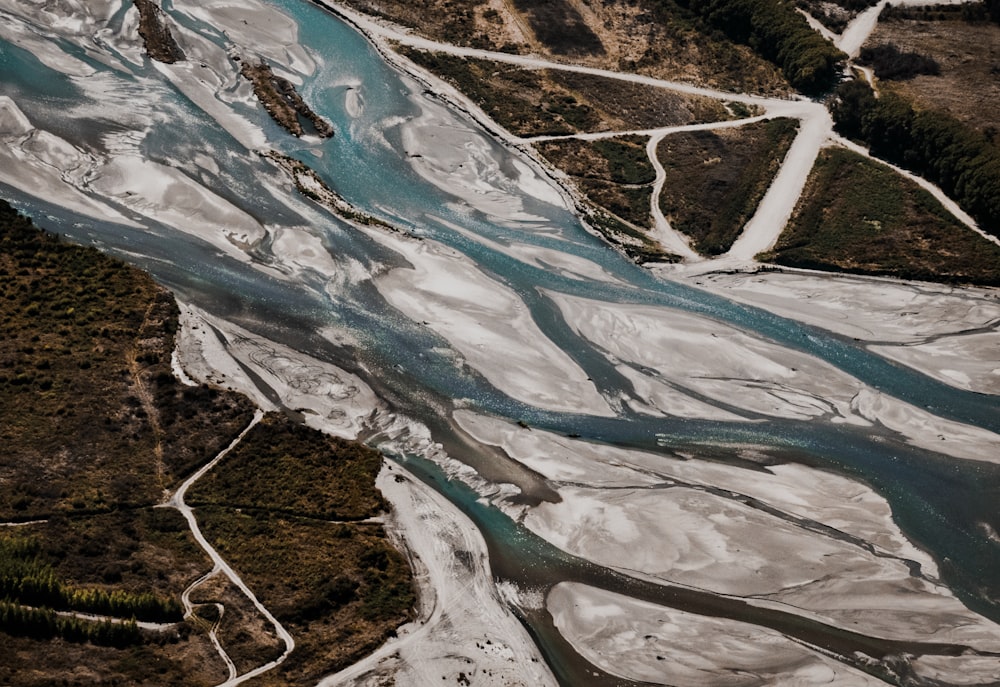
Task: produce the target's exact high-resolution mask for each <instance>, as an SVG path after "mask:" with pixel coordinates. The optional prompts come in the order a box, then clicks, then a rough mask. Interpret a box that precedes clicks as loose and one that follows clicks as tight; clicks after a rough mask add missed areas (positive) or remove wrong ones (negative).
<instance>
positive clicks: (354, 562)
mask: <svg viewBox="0 0 1000 687" xmlns="http://www.w3.org/2000/svg"><path fill="white" fill-rule="evenodd" d="M198 519H199V522H200V523H201V526H202V531H203V532H204V533H205V536H206V537H208V538H209V540H210V541H211V542H212V543H213V545H214V546H216V547H217V548H218V550H219V552H220V553H221V554H222V556H223V557H224V558H226V560H228V561H230V562H231V564H232V565H233V567H234V568H235V569H236V570H238V571H239V572H240V575H241V576H242V577H243V579H244V580H245V581H246V582H247V583H248V584H249V585H250V586H251V588H253V589H254V590H255V593H256V594H257V595H258V597H259V598H260V599H261V601H262V602H263V603H264V605H265V606H267V607H268V608H269V609H271V611H272V612H273V613H274V614H275V617H277V618H278V620H280V621H281V622H282V623H285V624H287V626H288V628H289V631H290V632H292V634H293V635H294V636H295V638H296V647H295V651H294V652H293V653H292V655H291V656H290V657H289V658H288V660H287V661H285V663H283V664H282V665H281V666H280V667H279V668H277V669H276V670H274V671H272V672H271V673H268V674H267V675H265V676H264V677H263V678H262V682H261V683H259V684H267V685H272V684H273V685H279V684H281V685H284V684H288V683H296V684H299V683H301V684H304V683H306V682H307V681H312V682H315V681H316V680H317V679H318V678H319V677H321V676H322V675H325V674H329V673H331V672H335V671H336V670H338V669H340V668H343V667H344V666H346V665H349V664H350V663H352V662H354V661H356V660H358V659H359V658H360V657H361V656H363V655H364V654H366V653H368V652H370V651H371V650H373V649H374V648H376V647H377V646H379V645H380V644H381V643H382V642H384V641H385V640H386V639H387V638H388V637H390V636H392V635H393V634H394V633H395V630H396V628H397V627H398V626H399V625H401V624H403V623H405V622H407V621H408V620H410V619H411V618H412V617H413V607H414V604H415V603H416V594H415V591H414V587H413V581H412V577H411V574H410V568H409V565H408V564H407V562H406V560H405V559H404V558H403V556H402V555H401V554H400V553H399V552H398V551H396V549H394V548H393V546H392V545H391V543H390V542H389V541H388V540H387V539H386V536H385V533H384V532H383V530H382V527H381V525H378V524H374V523H372V524H361V523H352V524H342V523H329V522H323V521H319V520H313V519H306V518H299V517H294V516H285V515H281V514H277V513H261V512H255V513H253V514H250V513H245V512H244V513H241V512H238V511H236V510H235V509H231V508H221V507H216V506H207V507H204V508H199V509H198Z"/></svg>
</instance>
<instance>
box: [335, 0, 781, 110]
mask: <svg viewBox="0 0 1000 687" xmlns="http://www.w3.org/2000/svg"><path fill="white" fill-rule="evenodd" d="M347 4H348V5H350V6H352V7H354V8H355V9H358V10H361V11H364V12H368V13H370V14H373V15H375V16H381V17H385V18H388V19H391V20H392V21H395V22H397V23H399V24H402V25H404V26H408V27H412V28H414V29H416V30H417V31H418V32H419V33H421V34H423V35H425V36H428V37H430V38H433V39H436V40H442V41H445V42H449V43H454V44H456V45H464V46H470V47H474V48H482V49H487V50H499V51H505V52H513V53H520V54H528V53H534V54H541V55H545V56H546V57H549V58H552V59H556V60H563V61H569V62H573V63H577V64H586V65H588V66H594V67H600V68H604V69H614V70H622V71H632V72H639V73H642V74H648V75H650V76H657V77H661V78H668V79H677V80H682V81H688V82H691V83H698V84H703V85H707V86H710V87H713V88H721V89H729V90H734V91H746V92H751V93H762V94H763V93H767V94H782V93H787V92H788V91H789V88H788V84H787V82H786V81H785V79H784V78H783V77H782V76H781V74H780V73H779V71H778V70H777V69H776V68H775V67H774V66H773V65H771V64H770V63H768V62H767V61H765V60H764V59H762V58H761V57H759V56H758V55H756V54H755V53H754V52H753V51H752V50H750V49H749V48H748V47H746V46H742V45H736V44H734V43H732V42H731V41H729V40H728V39H726V38H725V37H724V36H722V35H721V34H719V33H718V32H716V31H711V30H708V29H706V28H705V27H704V26H703V25H702V24H701V22H699V21H698V20H696V19H695V18H694V15H693V14H691V13H690V12H687V11H685V10H683V9H681V8H680V7H678V6H677V5H675V4H674V3H673V2H671V1H670V0H638V1H634V2H627V1H625V0H591V1H590V2H567V1H566V0H560V2H551V1H549V0H518V1H517V2H513V1H510V2H506V1H502V0H347ZM553 12H556V13H559V14H561V15H562V16H563V17H564V20H560V21H558V22H555V23H553V22H551V21H550V22H549V23H545V22H544V21H540V20H541V19H544V17H545V16H547V15H549V14H551V13H553ZM548 26H558V27H559V29H560V30H558V31H549V30H548V29H547V27H548Z"/></svg>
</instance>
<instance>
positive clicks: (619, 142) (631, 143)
mask: <svg viewBox="0 0 1000 687" xmlns="http://www.w3.org/2000/svg"><path fill="white" fill-rule="evenodd" d="M536 146H537V148H538V151H539V152H540V153H541V154H542V155H543V156H544V157H545V158H546V159H547V160H549V162H551V163H552V164H554V165H555V166H556V167H558V168H560V169H561V170H563V171H564V172H566V173H567V174H568V175H570V176H571V177H572V178H573V182H574V183H575V184H576V185H577V187H578V188H579V190H580V191H581V192H582V193H583V194H584V196H586V197H587V199H588V200H589V201H590V202H592V203H593V204H594V205H596V206H597V207H599V208H601V209H603V210H605V211H607V212H609V213H611V214H612V215H615V216H616V217H618V218H619V219H621V220H624V221H625V222H628V223H631V224H632V225H634V226H636V227H640V228H646V229H648V228H649V226H650V218H649V207H650V202H651V193H652V190H651V187H650V185H651V184H652V182H653V180H654V179H655V178H656V172H655V171H654V170H653V165H652V163H650V161H649V157H648V156H647V155H646V139H645V137H643V136H620V137H617V138H611V139H602V140H599V141H581V140H578V139H565V140H558V141H542V142H539V143H538V144H536Z"/></svg>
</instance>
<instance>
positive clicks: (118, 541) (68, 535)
mask: <svg viewBox="0 0 1000 687" xmlns="http://www.w3.org/2000/svg"><path fill="white" fill-rule="evenodd" d="M0 295H2V298H0V323H2V327H0V417H2V418H3V422H2V423H0V445H2V446H3V447H4V450H3V451H2V452H0V522H3V523H4V525H5V526H3V527H0V634H3V635H5V636H4V637H2V641H3V643H4V645H5V650H4V652H0V684H4V685H11V686H12V687H16V686H19V685H37V684H55V683H57V682H59V681H61V680H62V679H64V678H68V677H69V676H73V675H77V676H80V675H100V676H101V677H100V679H101V680H104V681H105V682H106V683H107V684H112V683H118V684H135V685H162V684H186V685H211V684H218V683H219V682H222V681H224V679H225V677H226V670H225V665H224V664H223V662H222V660H221V659H220V657H219V655H218V653H217V652H216V650H215V649H214V647H213V646H212V644H211V642H210V639H209V634H208V633H209V631H210V630H213V629H214V628H216V626H217V625H219V621H220V618H219V617H218V616H217V615H216V617H212V616H213V614H212V613H211V612H209V611H210V610H212V611H214V610H215V609H216V608H217V606H216V604H217V603H222V605H223V608H225V609H226V610H227V611H228V613H223V616H224V617H225V619H226V620H225V623H224V624H223V625H224V627H220V628H219V629H220V633H219V634H220V637H221V642H222V643H223V646H224V648H226V649H227V651H229V652H231V653H232V655H233V658H234V660H236V659H237V658H240V657H242V658H243V659H245V660H244V661H243V664H242V665H243V667H244V668H245V669H247V670H249V669H250V668H252V667H256V666H257V665H260V664H261V663H262V661H261V660H260V659H261V657H262V656H265V655H266V653H267V651H268V650H270V649H268V648H267V647H263V648H262V647H261V646H259V645H253V644H252V643H248V642H247V640H246V637H247V636H248V635H252V634H254V633H255V630H254V629H253V628H254V627H256V626H257V625H259V623H260V618H259V614H258V613H257V611H256V609H254V608H253V606H252V605H250V604H249V603H248V602H247V600H246V598H245V597H244V596H243V595H242V593H240V592H239V591H238V590H235V591H234V590H229V591H228V592H227V591H226V589H225V588H224V585H223V586H220V584H219V583H213V584H210V585H205V587H204V588H202V587H199V588H198V589H196V590H195V593H193V594H192V598H193V600H195V601H196V602H199V604H200V605H198V606H196V612H195V613H194V614H193V615H190V616H188V617H187V618H185V617H184V613H183V608H182V605H181V602H180V600H181V594H182V592H184V590H185V589H187V588H189V587H190V586H191V585H192V584H193V583H195V582H196V581H197V580H199V579H201V578H203V576H204V575H205V574H206V573H207V572H209V571H210V570H211V569H212V562H211V561H210V560H209V558H208V556H207V555H206V554H205V553H204V552H203V551H202V549H201V548H200V547H199V546H198V544H197V543H196V542H195V539H194V537H193V536H192V535H191V533H190V531H189V529H188V525H187V523H186V522H185V520H184V518H183V517H182V515H181V514H180V513H179V512H178V511H176V510H173V509H170V508H162V507H159V506H160V505H161V504H163V503H164V502H165V500H166V497H167V495H169V494H170V493H171V492H172V491H173V490H175V489H176V488H177V487H178V486H179V484H180V482H181V480H182V479H184V478H185V477H187V476H188V475H190V474H191V473H193V472H194V471H195V470H196V469H197V468H199V467H201V466H202V465H204V464H205V463H206V462H208V461H209V460H211V459H212V458H213V457H214V456H215V455H216V454H218V453H219V452H220V451H221V450H222V449H223V448H224V447H226V446H228V445H229V444H230V443H231V442H232V441H233V439H234V438H235V437H236V436H237V435H238V434H239V433H240V432H241V431H242V430H243V429H244V428H245V427H246V426H247V425H248V424H249V423H250V420H251V418H252V415H253V410H254V409H253V405H252V403H251V402H250V401H249V400H248V399H246V398H245V397H243V396H241V395H238V394H236V393H233V392H230V391H225V390H221V389H217V388H214V387H209V386H205V385H201V386H186V385H184V384H182V383H181V382H179V381H178V380H177V379H176V378H175V377H174V375H173V373H172V371H171V355H172V352H173V349H174V335H175V331H176V328H177V315H178V310H177V305H176V303H175V301H174V299H173V297H172V295H171V294H170V293H169V292H168V291H166V290H165V289H163V288H162V287H160V286H158V285H157V284H156V283H155V282H154V281H153V280H152V279H151V278H150V277H149V275H147V274H145V273H144V272H141V271H140V270H137V269H135V268H133V267H129V266H128V265H126V264H125V263H123V262H121V261H119V260H116V259H114V258H111V257H108V256H106V255H104V254H102V253H100V252H99V251H97V250H95V249H93V248H83V247H79V246H75V245H72V244H70V243H68V242H66V241H64V240H62V239H61V238H60V237H58V236H55V235H52V234H48V233H46V232H43V231H41V230H39V229H37V228H36V227H35V226H34V225H33V224H32V222H31V221H30V220H29V219H28V218H26V217H24V216H22V215H20V214H19V213H17V212H16V210H14V208H12V207H11V206H10V205H9V204H7V203H6V202H4V201H0ZM258 458H259V459H260V460H261V463H260V465H259V466H258V465H257V464H256V463H255V461H256V460H257V459H258ZM381 462H382V458H381V455H380V454H378V453H377V452H376V451H373V450H372V449H369V448H367V447H365V446H363V445H361V444H357V443H354V442H348V441H343V440H334V439H330V438H328V437H325V436H323V435H321V434H319V433H318V432H315V431H313V430H309V429H306V428H304V427H300V426H296V425H293V424H291V423H290V422H289V421H288V420H285V419H284V418H279V417H270V418H266V419H265V420H264V423H263V424H262V425H260V426H259V427H258V431H257V432H256V433H252V434H251V435H249V437H248V440H247V446H246V447H242V446H241V448H240V451H236V452H234V453H233V455H232V457H231V459H230V465H231V466H232V467H233V470H234V475H235V479H236V480H237V481H235V482H233V481H232V479H233V478H232V477H229V476H227V475H226V474H225V473H224V472H222V471H221V469H220V468H218V467H217V468H216V471H215V472H210V473H209V474H210V475H211V476H212V480H211V481H210V482H209V483H208V486H207V487H206V489H205V490H204V492H203V493H205V494H206V495H208V496H207V497H206V498H205V499H204V500H203V503H205V504H206V508H205V512H204V514H203V513H202V512H201V511H199V512H198V518H199V519H200V520H201V519H204V521H205V529H206V530H207V531H208V532H209V533H210V535H213V536H215V535H217V534H218V533H220V532H222V531H225V532H227V534H228V535H230V536H232V535H235V536H237V537H238V540H237V539H228V540H227V542H226V543H225V544H223V543H219V549H221V550H223V551H225V552H226V553H232V554H233V563H235V564H236V565H237V566H239V567H240V568H241V569H242V570H243V571H244V572H243V574H245V575H246V576H247V578H248V579H250V580H251V581H252V582H253V583H254V585H255V586H258V587H259V588H261V589H262V590H267V592H268V593H262V596H263V597H264V598H265V599H267V602H268V603H269V604H272V603H273V604H274V605H275V607H276V608H280V609H281V610H280V611H279V614H280V615H281V616H282V617H283V618H285V617H287V618H288V619H289V620H292V621H294V629H295V630H296V631H297V632H298V631H301V632H303V633H304V634H309V637H310V638H312V639H315V640H317V641H319V640H320V639H321V638H323V637H324V636H326V637H327V638H330V639H331V641H330V643H329V644H328V645H324V649H323V651H319V650H318V649H317V648H316V647H315V646H314V645H313V644H310V642H309V641H306V640H304V641H303V642H302V643H301V644H302V648H301V649H300V650H297V653H294V654H293V657H292V658H291V659H290V660H289V661H288V662H287V666H288V670H291V671H292V672H291V673H290V674H292V675H298V676H299V678H301V677H302V676H303V675H309V676H311V677H310V678H309V679H313V678H315V677H316V676H318V675H321V674H323V673H324V672H329V671H330V670H333V669H335V668H336V667H338V666H340V665H342V664H343V662H344V661H345V660H349V659H354V658H357V657H359V656H360V655H361V654H362V653H364V652H366V651H370V650H371V649H372V648H374V646H376V645H377V644H378V643H379V642H381V641H383V640H384V638H385V637H386V636H388V635H389V634H391V633H392V632H393V631H394V629H395V627H397V626H398V625H400V624H401V623H403V622H405V621H406V620H408V619H409V618H410V617H411V612H412V611H411V609H412V607H413V604H414V600H415V596H414V589H413V585H412V581H411V578H410V569H409V566H408V565H407V563H406V561H405V559H404V558H403V557H402V556H401V555H400V554H399V553H398V552H397V551H396V550H395V549H394V548H392V546H391V545H390V544H389V542H388V540H387V538H386V535H385V532H384V531H383V528H382V526H381V524H380V523H378V522H356V521H358V520H365V519H368V518H370V517H373V516H376V515H378V514H379V513H381V512H382V511H384V510H385V509H386V508H387V505H386V503H385V501H384V500H383V499H382V498H381V495H380V494H379V493H378V492H377V490H376V489H375V486H374V477H375V473H376V472H377V471H378V470H379V468H380V466H381ZM258 468H259V470H260V471H259V472H258ZM227 484H228V485H230V486H231V488H229V490H228V491H227V488H226V486H225V485H227ZM233 485H235V486H233ZM233 488H235V489H236V492H237V493H238V495H237V493H234V492H233ZM311 490H312V491H311ZM316 490H322V495H323V496H322V498H320V496H319V495H318V492H317V491H316ZM213 495H214V496H213ZM209 504H219V505H218V506H215V505H209ZM244 507H246V508H245V509H244ZM286 518H292V519H293V520H294V522H292V523H291V524H290V525H289V524H286V523H285V519H286ZM331 519H345V520H349V521H350V522H349V523H347V524H339V523H335V522H331V521H330V520H331ZM299 523H301V524H299ZM331 544H336V546H337V547H338V550H339V551H340V552H341V555H342V556H344V557H345V559H344V560H346V563H345V564H344V566H346V567H343V569H342V570H340V572H337V570H335V569H334V568H331V567H330V566H329V564H328V563H329V562H328V561H327V560H326V557H327V556H328V555H329V553H328V551H327V549H328V547H329V546H330V545H331ZM263 549H271V550H273V551H286V552H287V553H288V555H287V556H285V557H281V556H279V555H278V554H274V555H273V556H272V557H271V558H269V559H266V560H268V561H274V563H272V564H269V565H265V564H264V563H265V559H262V558H261V557H260V556H259V552H260V551H261V550H263ZM240 552H244V553H243V555H240ZM296 575H299V577H296ZM302 575H306V577H302ZM289 584H291V585H293V587H294V590H290V588H289V587H288V585H289ZM275 590H279V591H275ZM285 591H288V594H285ZM338 604H339V605H338ZM334 612H336V613H337V615H336V618H337V621H338V623H337V624H336V629H337V631H336V632H335V633H332V634H331V632H330V631H329V629H327V633H326V635H324V632H323V631H320V630H319V629H317V628H320V627H323V628H330V627H333V626H332V625H331V616H332V614H333V613H334ZM141 622H145V623H152V625H148V626H142V625H140V623H141ZM223 630H224V631H223ZM258 634H259V633H258ZM334 635H335V636H334ZM310 647H312V648H310ZM345 657H347V658H345ZM282 679H283V680H285V681H284V682H282V684H288V682H287V680H288V679H289V678H288V675H287V674H286V676H285V678H282ZM307 681H308V680H307Z"/></svg>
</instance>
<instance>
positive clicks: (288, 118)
mask: <svg viewBox="0 0 1000 687" xmlns="http://www.w3.org/2000/svg"><path fill="white" fill-rule="evenodd" d="M240 72H241V73H242V74H243V76H245V77H246V78H247V79H249V80H250V83H252V84H253V92H254V94H255V95H256V96H257V99H258V100H260V102H261V104H263V105H264V109H265V110H267V113H268V114H269V115H271V118H272V119H274V121H276V122H277V123H278V124H279V125H280V126H282V127H283V128H284V129H286V130H287V131H288V132H289V133H290V134H292V135H293V136H302V135H303V134H304V133H305V129H304V128H303V126H302V121H301V120H302V119H304V120H306V121H307V122H309V123H310V124H312V126H313V128H314V129H315V130H316V133H317V134H318V135H319V136H320V137H321V138H330V137H331V136H333V126H332V125H331V124H330V123H329V122H327V121H326V120H325V119H323V118H322V117H320V116H319V115H318V114H316V113H315V112H313V111H312V108H310V107H309V106H308V105H307V104H306V102H305V101H304V100H303V99H302V96H301V95H299V92H298V91H296V90H295V84H293V83H292V82H291V81H289V80H288V79H285V78H282V77H280V76H278V75H276V74H275V73H274V72H273V71H272V70H271V67H270V65H268V64H267V63H266V62H264V61H260V62H258V63H256V64H252V63H251V62H249V61H243V62H242V65H241V67H240Z"/></svg>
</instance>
